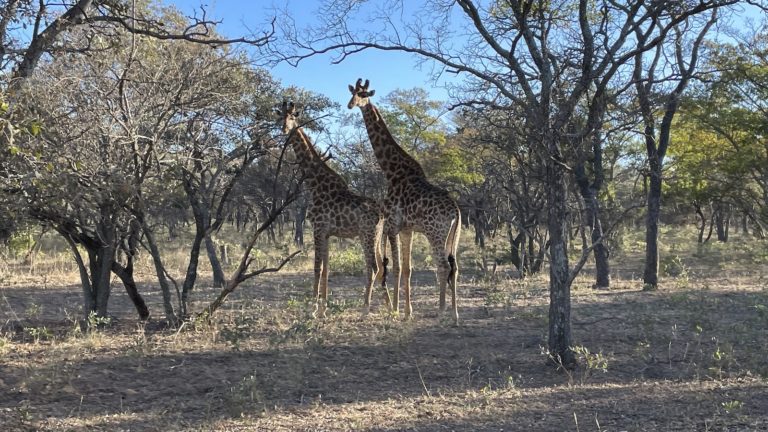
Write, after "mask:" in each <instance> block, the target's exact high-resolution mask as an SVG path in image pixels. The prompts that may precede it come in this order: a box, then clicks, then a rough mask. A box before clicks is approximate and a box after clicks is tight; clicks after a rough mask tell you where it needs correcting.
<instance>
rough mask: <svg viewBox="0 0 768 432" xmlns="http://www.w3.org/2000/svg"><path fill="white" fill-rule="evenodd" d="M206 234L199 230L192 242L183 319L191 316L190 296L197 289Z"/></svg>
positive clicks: (182, 300) (183, 299)
mask: <svg viewBox="0 0 768 432" xmlns="http://www.w3.org/2000/svg"><path fill="white" fill-rule="evenodd" d="M204 237H205V233H204V232H201V230H199V229H198V230H197V232H196V233H195V238H194V240H192V247H190V250H189V263H188V264H187V273H186V275H185V276H184V284H183V285H182V287H181V310H180V311H179V314H180V316H181V318H182V319H184V318H186V317H187V316H188V315H189V312H188V310H189V309H188V307H189V295H190V294H191V293H192V289H193V288H194V287H195V282H196V281H197V265H198V263H199V262H200V245H202V243H203V239H204Z"/></svg>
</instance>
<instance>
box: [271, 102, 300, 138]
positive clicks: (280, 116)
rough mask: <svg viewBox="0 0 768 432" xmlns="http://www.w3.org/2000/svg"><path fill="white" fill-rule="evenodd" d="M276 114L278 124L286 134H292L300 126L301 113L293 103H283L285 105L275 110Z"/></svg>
mask: <svg viewBox="0 0 768 432" xmlns="http://www.w3.org/2000/svg"><path fill="white" fill-rule="evenodd" d="M275 113H276V114H277V124H279V125H280V127H281V128H282V130H283V133H284V134H288V133H290V132H291V131H292V130H294V129H296V128H297V127H298V126H299V122H298V117H299V113H298V111H296V106H295V105H294V104H293V102H288V101H283V105H282V106H281V107H280V108H277V109H275Z"/></svg>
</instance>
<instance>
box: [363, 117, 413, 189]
mask: <svg viewBox="0 0 768 432" xmlns="http://www.w3.org/2000/svg"><path fill="white" fill-rule="evenodd" d="M360 109H361V110H362V112H363V120H364V121H365V128H366V130H367V131H368V138H369V139H370V140H371V146H372V147H373V153H374V155H376V160H377V161H378V162H379V166H381V170H382V171H383V172H384V175H385V176H386V178H387V181H388V182H390V183H392V182H396V181H401V180H404V179H407V178H411V177H425V175H424V170H423V169H422V168H421V165H419V163H418V162H416V159H414V158H412V157H411V156H410V155H409V154H408V153H406V151H405V150H403V148H402V147H400V145H398V144H397V141H395V138H394V137H393V136H392V134H391V133H390V132H389V128H388V127H387V124H386V123H385V122H384V117H382V116H381V113H380V112H379V110H378V108H376V107H375V106H374V105H373V104H372V103H368V104H367V105H364V106H362V107H360Z"/></svg>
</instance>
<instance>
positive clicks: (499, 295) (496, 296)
mask: <svg viewBox="0 0 768 432" xmlns="http://www.w3.org/2000/svg"><path fill="white" fill-rule="evenodd" d="M508 301H509V299H508V296H507V294H506V293H505V292H503V291H501V290H498V289H491V290H489V291H488V292H486V294H485V305H486V306H488V307H491V306H504V305H506V304H507V303H508Z"/></svg>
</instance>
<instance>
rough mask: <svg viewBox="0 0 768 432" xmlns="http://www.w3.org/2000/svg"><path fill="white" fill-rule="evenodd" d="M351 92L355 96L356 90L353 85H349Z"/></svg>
mask: <svg viewBox="0 0 768 432" xmlns="http://www.w3.org/2000/svg"><path fill="white" fill-rule="evenodd" d="M349 92H350V93H352V94H355V88H354V87H352V84H350V85H349Z"/></svg>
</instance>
